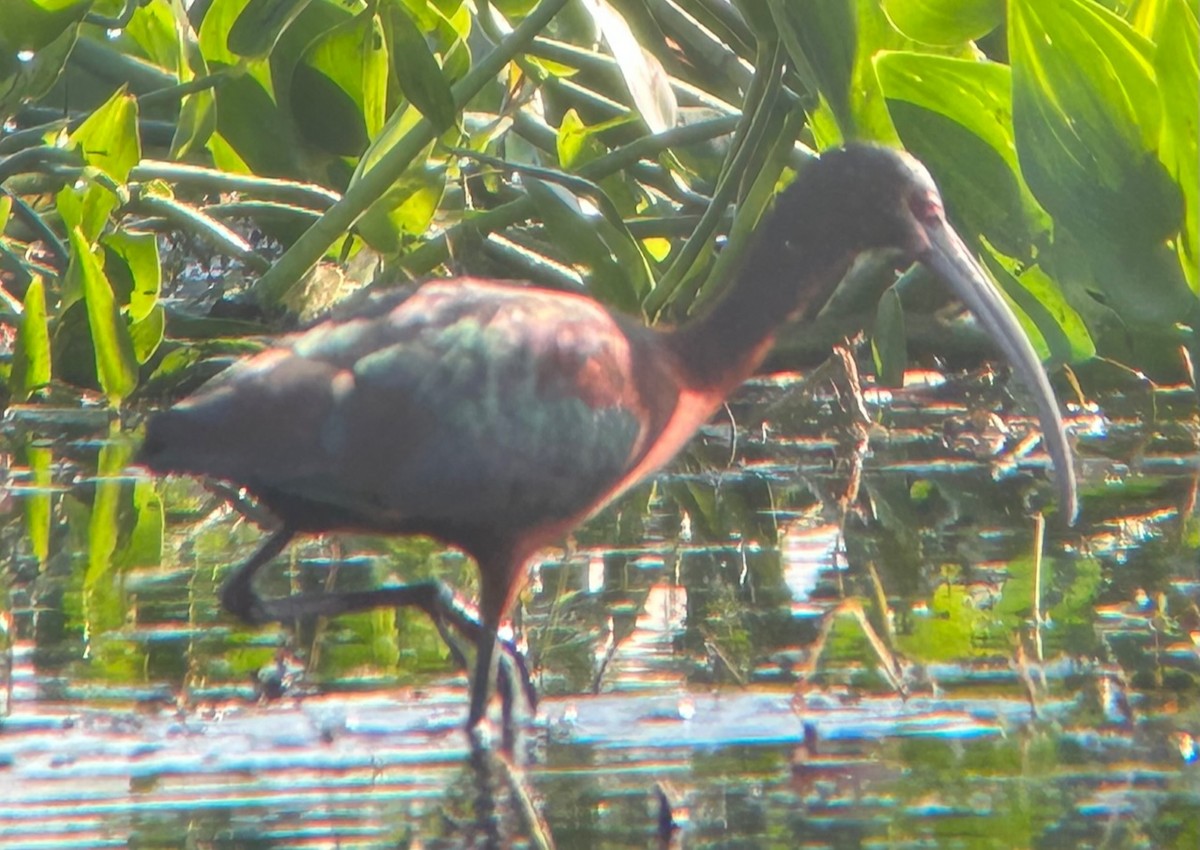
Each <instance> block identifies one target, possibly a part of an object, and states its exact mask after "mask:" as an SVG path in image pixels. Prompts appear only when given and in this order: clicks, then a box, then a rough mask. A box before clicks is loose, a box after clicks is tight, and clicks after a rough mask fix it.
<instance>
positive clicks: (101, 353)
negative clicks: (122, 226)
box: [71, 227, 137, 406]
mask: <svg viewBox="0 0 1200 850" xmlns="http://www.w3.org/2000/svg"><path fill="white" fill-rule="evenodd" d="M71 266H72V267H74V268H75V269H76V270H77V273H78V274H79V278H80V282H81V284H82V289H83V297H84V300H85V301H86V302H87V316H88V328H89V329H90V331H91V335H92V347H93V350H94V352H95V357H96V376H97V378H98V380H99V381H100V388H101V389H102V390H103V391H104V394H105V395H106V396H108V400H109V402H110V403H111V404H113V405H114V406H116V405H119V404H120V402H121V400H122V399H123V398H125V396H127V395H129V393H131V392H132V391H133V390H134V388H135V387H137V358H136V357H135V356H134V353H133V343H132V342H131V340H130V338H129V329H128V327H127V326H126V324H125V320H124V319H123V318H122V317H121V313H120V310H119V309H118V308H117V304H116V301H115V299H114V298H113V291H112V286H111V285H110V284H109V282H108V278H107V277H106V276H105V274H104V269H103V268H102V267H101V265H100V261H99V260H97V259H96V257H95V255H93V254H92V251H91V247H90V246H89V245H88V242H87V240H86V239H85V238H84V236H83V233H81V232H80V230H79V228H77V227H76V228H72V229H71Z"/></svg>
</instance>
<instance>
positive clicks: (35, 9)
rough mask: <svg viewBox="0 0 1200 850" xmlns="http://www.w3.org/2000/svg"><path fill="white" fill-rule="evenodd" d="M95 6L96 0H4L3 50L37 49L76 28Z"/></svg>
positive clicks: (0, 6) (0, 10)
mask: <svg viewBox="0 0 1200 850" xmlns="http://www.w3.org/2000/svg"><path fill="white" fill-rule="evenodd" d="M91 6H92V0H4V2H2V3H0V54H4V55H7V54H12V55H14V56H15V55H16V54H17V53H19V52H22V51H27V52H29V53H37V52H38V51H39V50H41V49H43V48H44V47H46V46H47V45H49V44H51V43H53V42H54V41H55V40H56V39H58V38H60V37H61V36H62V35H63V34H64V33H66V32H67V31H69V30H73V29H74V27H75V25H76V24H78V23H79V22H80V21H82V20H83V16H84V15H85V14H87V12H88V10H89V9H90V8H91ZM2 61H3V60H0V62H2Z"/></svg>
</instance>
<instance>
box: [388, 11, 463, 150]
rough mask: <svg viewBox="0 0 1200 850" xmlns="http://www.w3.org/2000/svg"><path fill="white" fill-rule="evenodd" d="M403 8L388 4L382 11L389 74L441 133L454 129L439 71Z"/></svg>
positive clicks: (454, 116)
mask: <svg viewBox="0 0 1200 850" xmlns="http://www.w3.org/2000/svg"><path fill="white" fill-rule="evenodd" d="M409 15H410V13H408V12H406V11H405V10H404V8H403V7H402V6H401V5H400V4H397V3H389V4H387V5H386V6H385V7H384V8H383V28H384V32H385V34H386V35H387V41H388V45H389V51H388V55H389V57H390V58H391V64H392V72H393V73H394V74H395V77H396V83H397V85H399V87H400V90H401V91H402V92H403V93H404V96H405V97H406V98H408V100H409V102H410V103H411V104H412V105H413V106H415V107H416V108H417V109H418V110H420V112H421V114H422V115H424V116H425V117H426V118H428V119H429V122H430V123H431V124H433V126H434V129H435V130H437V132H438V133H442V132H444V131H446V130H448V129H450V128H451V127H453V126H454V122H455V121H456V120H457V119H458V109H457V107H456V106H455V105H454V94H453V92H451V91H450V85H449V83H447V82H446V77H445V76H444V75H443V74H442V68H441V66H440V65H438V63H437V59H435V58H434V55H433V53H432V52H431V51H430V50H429V45H428V44H427V43H426V41H425V36H424V34H423V33H422V31H421V30H420V29H418V28H417V25H416V24H415V23H414V22H413V19H412V18H411V17H410V16H409Z"/></svg>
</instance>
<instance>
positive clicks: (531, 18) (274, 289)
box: [254, 0, 567, 305]
mask: <svg viewBox="0 0 1200 850" xmlns="http://www.w3.org/2000/svg"><path fill="white" fill-rule="evenodd" d="M566 4H567V0H542V2H541V3H539V4H538V5H537V7H536V8H534V10H533V11H532V12H530V13H529V15H528V16H527V17H526V18H525V20H523V21H521V23H520V24H519V25H518V26H517V27H516V29H514V30H513V31H512V33H511V34H510V35H509V36H508V38H506V39H505V40H504V41H502V42H501V43H500V44H499V45H497V46H496V48H495V49H493V50H492V51H491V52H490V53H488V54H487V55H486V56H484V57H483V58H482V59H481V60H480V61H479V63H478V64H477V65H475V66H474V67H472V68H471V70H470V71H469V72H468V73H467V75H466V76H465V77H463V78H462V79H461V80H459V82H458V83H457V84H455V86H454V88H453V92H454V104H455V107H456V108H457V109H458V110H459V111H461V110H462V109H463V108H464V107H465V106H466V105H467V104H468V103H469V102H470V101H471V99H472V98H474V97H475V95H477V94H478V93H479V92H480V91H481V90H482V89H483V87H484V86H486V85H487V84H488V82H490V81H491V80H492V79H493V78H494V77H495V76H496V75H497V74H499V73H500V71H501V70H503V68H504V66H505V65H507V64H508V63H509V62H511V61H512V60H513V58H514V57H516V56H517V55H518V54H519V53H520V52H521V51H523V50H524V49H525V48H526V46H527V45H528V44H529V43H530V42H532V41H533V39H534V37H535V36H536V35H537V34H538V33H539V32H541V31H542V30H543V29H545V28H546V26H547V25H548V24H549V23H550V21H551V20H552V19H553V18H554V16H555V15H557V14H558V13H559V11H560V10H561V9H562V8H563V6H565V5H566ZM436 138H437V130H436V129H435V128H434V126H433V124H432V123H430V121H429V120H428V119H427V118H421V120H420V121H419V122H417V124H415V125H414V126H413V128H412V129H411V130H409V131H408V133H406V134H405V135H404V136H403V137H402V138H401V139H400V140H399V141H397V143H396V144H395V145H394V146H393V147H392V148H391V149H390V150H387V151H385V152H384V153H383V154H382V155H381V156H380V157H379V161H378V162H376V163H375V165H374V166H373V167H372V168H371V169H370V170H369V171H367V172H366V173H365V174H363V176H362V179H361V180H359V181H358V182H356V183H354V184H352V185H351V186H350V188H349V189H347V190H346V194H345V195H344V196H343V197H342V199H341V200H340V201H338V202H337V203H336V204H334V205H333V206H332V207H330V208H329V210H328V211H327V212H326V213H325V215H323V216H321V218H320V219H319V220H318V221H317V222H316V223H315V224H314V225H313V226H312V227H310V228H309V229H308V230H306V231H305V232H304V233H303V234H301V236H300V238H299V239H297V240H296V242H295V244H294V245H292V247H291V248H289V249H288V250H287V251H286V252H284V255H283V256H282V257H280V258H279V262H277V263H276V264H275V265H274V266H273V267H272V268H271V269H269V270H268V271H267V273H266V274H264V275H263V276H262V277H261V278H259V280H258V283H257V284H256V285H255V287H254V294H255V297H256V298H258V299H259V301H260V302H261V303H264V304H267V305H273V304H278V303H279V302H280V300H281V299H282V298H283V297H284V296H285V295H287V293H288V291H289V290H290V289H291V288H292V287H293V286H295V285H296V283H297V282H298V281H299V280H300V279H301V278H302V277H303V276H304V275H305V274H307V273H308V271H309V269H311V268H312V267H313V266H315V265H316V264H317V263H318V262H319V261H320V259H321V257H323V256H324V255H325V252H326V251H328V250H329V247H330V246H331V245H333V244H334V243H335V242H336V241H337V240H338V239H340V238H341V237H342V235H343V234H345V233H346V231H348V230H349V229H350V228H351V227H353V226H354V223H355V222H356V221H358V219H359V218H360V217H361V216H362V215H363V214H364V213H365V212H366V211H367V209H368V208H369V207H370V206H371V204H373V203H375V201H377V200H378V199H379V198H381V197H383V194H384V193H385V192H386V191H387V190H388V188H389V187H390V186H391V185H392V184H393V183H394V182H395V181H396V180H397V179H398V178H399V177H400V175H402V174H403V173H404V171H405V169H407V168H408V166H409V165H410V164H411V163H412V161H413V159H414V158H415V157H417V156H418V155H419V154H420V152H421V151H422V150H424V148H425V147H426V146H427V145H428V144H429V143H430V142H432V141H433V140H434V139H436Z"/></svg>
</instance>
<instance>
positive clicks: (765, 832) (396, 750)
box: [0, 376, 1200, 850]
mask: <svg viewBox="0 0 1200 850" xmlns="http://www.w3.org/2000/svg"><path fill="white" fill-rule="evenodd" d="M794 383H795V382H794V380H792V379H790V378H788V377H787V376H777V377H775V378H772V379H770V380H763V381H760V382H758V383H757V384H754V385H752V386H750V387H748V388H747V389H746V390H745V391H744V392H743V393H742V394H741V396H740V398H739V399H738V400H737V402H735V403H734V404H733V405H732V414H733V420H735V421H737V422H739V423H742V425H743V426H744V427H741V428H739V429H738V430H737V431H736V432H735V431H733V430H732V429H731V428H730V427H729V425H728V423H727V422H726V423H725V424H723V425H722V424H716V425H714V426H712V427H711V428H709V429H706V430H705V432H704V433H703V434H702V435H701V437H700V438H698V439H697V441H696V442H695V443H694V444H693V446H692V447H691V449H690V450H689V451H688V452H687V453H686V454H685V455H684V456H683V457H681V458H680V459H679V460H677V461H676V463H675V464H674V465H673V466H672V468H671V469H670V470H668V471H667V472H666V473H664V474H663V475H660V476H659V477H657V478H656V479H655V480H654V481H653V482H651V483H649V484H646V485H644V486H642V487H640V488H639V489H637V490H636V491H634V492H632V493H630V494H629V495H628V496H626V497H625V498H623V499H622V500H621V501H620V502H619V503H617V504H615V505H613V506H610V507H609V508H608V509H606V510H605V511H604V512H603V513H602V514H601V515H600V516H599V517H597V518H596V519H595V520H594V521H593V522H591V523H590V524H589V525H588V526H587V527H585V528H583V529H581V530H580V531H579V532H578V533H577V534H576V535H575V537H574V539H572V540H571V541H569V542H568V544H567V545H564V547H563V548H562V549H561V550H558V551H549V552H546V553H544V554H543V556H542V558H541V559H540V562H539V564H538V565H537V566H536V568H535V570H534V571H533V575H532V577H531V582H530V585H529V589H528V591H527V592H526V594H525V596H524V597H523V600H522V604H521V605H520V606H519V611H518V615H517V620H516V623H515V624H514V626H515V632H516V635H517V637H518V639H519V640H521V641H522V642H523V643H524V645H525V646H526V648H527V652H528V655H529V658H530V661H531V663H532V664H533V666H534V668H535V675H536V677H537V681H538V686H539V688H540V691H541V693H542V694H543V695H544V699H543V702H542V705H541V709H540V712H539V716H538V719H537V722H536V724H535V725H534V726H533V727H532V728H531V729H530V731H529V734H528V735H527V737H526V740H525V742H524V746H523V750H522V756H523V758H522V760H521V761H522V767H521V768H520V769H517V768H512V767H510V766H508V765H506V764H504V763H503V762H500V761H497V760H495V759H493V758H491V757H489V756H486V755H485V754H480V753H475V754H472V753H471V752H470V750H469V748H468V744H467V740H466V738H465V736H464V735H463V734H462V733H461V731H460V729H459V725H460V723H461V722H462V719H463V717H464V715H465V710H466V700H465V678H464V676H463V675H462V674H460V673H459V672H457V671H456V670H455V669H454V667H453V664H452V661H451V658H450V656H449V653H448V651H447V649H446V647H445V646H444V644H443V643H442V641H441V639H440V638H439V636H438V634H437V631H436V629H435V628H433V626H431V624H430V623H429V622H428V621H427V620H425V619H424V618H423V617H422V616H421V615H419V614H414V613H412V612H408V611H400V612H396V611H390V610H389V611H378V612H371V613H368V614H361V615H354V616H347V617H344V618H339V619H337V620H333V621H320V622H303V623H298V624H296V626H295V628H292V629H284V628H264V629H260V630H245V629H242V628H240V627H239V626H237V625H236V624H235V623H233V622H232V621H231V620H229V619H228V618H227V617H225V616H224V615H222V614H221V613H220V612H219V611H218V610H217V607H216V588H217V587H218V586H219V584H220V581H221V579H222V577H223V575H224V574H225V570H226V569H227V567H228V566H229V565H230V564H231V563H233V562H235V561H237V560H238V559H240V558H242V557H244V556H245V555H247V554H248V553H249V552H250V551H251V550H252V549H253V548H254V546H255V544H256V542H257V541H258V540H259V539H260V537H261V534H262V531H261V530H260V529H259V528H258V526H256V525H255V524H254V523H253V522H248V521H247V520H246V519H245V518H244V517H243V515H242V513H240V512H239V510H245V509H248V507H249V506H238V508H239V509H236V510H235V508H234V507H232V506H231V505H230V504H229V502H228V501H227V500H226V499H224V498H220V497H218V496H216V495H214V494H213V493H211V492H209V491H207V490H205V489H204V488H203V487H201V486H200V485H199V484H198V483H197V482H195V481H191V480H187V479H172V480H168V481H154V480H151V479H149V478H146V477H145V476H143V475H139V474H136V473H134V472H131V471H129V470H128V469H127V463H128V459H129V457H130V456H131V452H132V448H133V446H134V445H135V444H136V437H135V436H132V435H131V434H130V433H129V432H128V430H123V428H122V426H121V424H120V423H118V422H110V421H109V419H108V418H107V416H106V415H105V414H103V413H101V412H97V411H88V410H84V411H78V410H75V411H63V412H50V411H44V410H26V411H21V410H18V411H13V412H10V414H9V417H8V419H7V420H6V423H5V427H4V428H3V430H2V431H0V456H3V458H4V460H5V463H4V464H3V467H4V468H5V469H7V472H5V473H3V474H4V475H6V476H7V477H6V480H5V482H4V488H3V489H2V490H0V552H2V553H5V554H3V555H0V558H3V561H2V562H0V581H2V582H3V588H4V593H3V594H0V684H2V685H3V687H2V688H0V701H3V708H4V709H5V716H4V718H3V720H2V721H0V847H3V848H6V850H7V849H8V848H25V847H39V848H43V847H46V848H57V847H105V846H121V847H127V846H136V847H159V846H162V847H180V846H195V847H249V846H254V847H270V848H282V847H333V846H337V847H427V848H428V847H459V846H487V845H489V844H490V845H494V846H502V845H507V844H512V843H516V844H518V845H520V846H548V844H549V843H550V842H551V841H553V842H554V843H555V844H556V845H557V846H559V847H606V848H607V847H612V848H618V847H619V848H624V847H648V846H656V845H657V844H658V843H659V842H665V843H673V844H674V845H675V846H686V847H730V846H739V847H743V846H744V847H794V846H799V845H801V844H802V845H803V846H806V847H838V848H841V847H860V846H888V847H918V846H920V847H927V846H931V845H932V846H962V847H1074V846H1085V845H1086V846H1103V847H1110V848H1117V847H1177V848H1187V850H1194V848H1196V847H1197V846H1200V764H1197V758H1196V743H1195V741H1196V737H1197V735H1200V710H1198V709H1197V707H1196V706H1197V697H1198V696H1200V687H1198V685H1200V607H1198V603H1200V560H1198V558H1197V549H1198V548H1200V536H1198V535H1197V522H1196V508H1195V493H1196V479H1197V463H1196V453H1197V445H1198V439H1197V433H1196V426H1195V421H1196V415H1197V410H1196V404H1195V397H1194V395H1193V394H1191V393H1190V392H1182V391H1180V392H1176V391H1171V390H1166V391H1161V392H1159V393H1158V394H1157V398H1156V401H1157V404H1156V409H1157V419H1156V420H1155V421H1154V423H1153V424H1152V425H1145V424H1144V423H1143V422H1142V421H1141V420H1140V419H1139V418H1138V417H1137V416H1135V415H1134V414H1133V413H1131V412H1129V410H1128V403H1127V402H1126V401H1125V400H1124V399H1123V398H1122V397H1121V396H1120V395H1119V394H1114V396H1113V397H1111V398H1106V399H1104V400H1103V403H1102V404H1101V406H1100V407H1101V409H1102V410H1104V411H1105V415H1104V416H1101V415H1100V414H1098V413H1096V412H1094V411H1089V412H1087V413H1086V415H1085V414H1081V415H1079V416H1078V417H1076V421H1075V423H1074V425H1075V431H1076V434H1077V435H1078V436H1079V438H1080V443H1081V454H1082V455H1083V456H1084V462H1083V472H1084V503H1083V505H1084V513H1083V517H1082V520H1081V522H1080V525H1079V526H1078V527H1077V528H1075V529H1066V528H1063V527H1062V525H1061V523H1058V522H1056V519H1055V517H1054V516H1053V515H1052V514H1051V515H1050V516H1049V517H1048V519H1047V522H1046V523H1045V526H1044V533H1045V538H1046V540H1045V545H1044V547H1043V551H1041V552H1039V551H1038V548H1037V546H1036V543H1035V540H1036V535H1037V524H1036V523H1035V522H1034V521H1033V520H1032V519H1030V518H1029V514H1030V512H1031V510H1032V509H1033V508H1034V506H1038V505H1043V504H1045V502H1044V498H1045V494H1047V493H1049V492H1050V488H1049V486H1048V484H1047V483H1046V482H1045V481H1044V480H1043V479H1044V475H1042V474H1041V473H1042V471H1043V469H1044V466H1045V459H1044V457H1043V456H1042V455H1041V453H1040V450H1039V447H1038V446H1037V445H1036V441H1035V440H1029V439H1027V435H1028V432H1029V428H1030V425H1029V422H1028V421H1027V420H1026V419H1023V418H1021V417H1017V416H1007V417H1004V418H999V417H996V416H994V415H991V410H992V407H993V406H994V404H995V400H996V399H995V397H993V393H994V392H995V390H994V389H993V388H991V387H989V386H986V385H984V384H985V382H977V383H968V384H965V385H964V384H961V383H960V384H959V385H954V384H953V382H951V383H950V384H944V383H943V382H942V381H940V380H930V379H928V376H926V379H925V380H922V381H918V382H915V384H914V385H913V386H910V387H909V388H908V389H905V390H903V391H889V392H887V393H882V392H875V391H870V392H868V395H867V397H868V401H869V406H870V409H871V416H872V423H871V425H870V427H869V429H868V430H869V437H870V439H869V442H868V443H866V444H864V443H863V442H862V441H861V439H859V436H858V435H859V434H860V430H856V427H860V426H856V425H855V423H854V422H853V421H852V420H851V419H850V418H849V417H842V416H841V415H840V414H839V411H838V405H837V402H836V397H835V396H833V395H822V394H820V393H818V394H817V395H816V396H815V397H814V396H811V395H808V394H803V393H797V392H794V391H793V390H794V386H793V385H794ZM963 398H966V399H968V400H969V401H970V405H971V407H972V410H976V411H978V410H982V411H984V413H982V414H981V413H978V412H975V413H971V412H968V410H967V405H966V403H964V402H963V401H962V399H963ZM1143 402H1144V398H1141V399H1139V403H1143ZM864 446H865V451H863V450H862V449H863V447H864ZM997 451H1000V452H1002V454H1000V455H997V454H996V452H997ZM858 462H861V464H862V468H863V479H862V486H861V489H860V490H859V493H858V495H857V497H855V495H854V492H853V487H851V486H850V484H849V482H850V481H851V480H852V479H853V476H854V473H855V469H856V468H857V467H856V464H857V463H858ZM1031 471H1033V472H1036V473H1038V474H1036V475H1032V474H1031ZM843 525H844V529H845V533H844V534H843V533H841V528H842V527H843ZM268 572H269V573H270V575H268V576H264V585H265V589H266V590H268V591H269V592H271V593H273V594H278V595H282V594H285V593H289V592H297V591H301V590H315V589H320V588H323V587H332V586H336V587H338V588H343V589H351V588H366V587H372V586H377V585H379V584H380V583H385V582H398V581H404V580H411V579H417V578H426V577H437V578H441V579H443V580H445V581H447V582H449V583H451V584H452V585H453V586H454V587H456V588H459V589H460V590H461V591H462V592H463V594H464V595H470V593H471V592H472V591H473V588H474V586H475V581H476V578H475V575H474V567H473V566H472V565H471V564H470V563H469V562H467V561H466V560H465V559H464V558H462V557H461V556H459V555H457V554H455V553H452V552H451V553H448V552H445V551H443V550H442V549H440V548H439V547H438V546H436V545H435V544H433V543H431V542H430V541H427V540H380V539H359V538H346V537H343V538H337V539H334V538H330V539H326V540H308V541H304V542H302V543H300V544H298V545H296V546H295V547H293V549H292V550H291V551H290V552H289V554H288V555H287V556H285V557H284V558H281V559H280V563H277V564H276V565H274V566H273V567H272V568H271V569H270V570H269V571H268ZM662 789H669V793H668V791H663V790H662ZM660 791H661V793H660ZM664 801H669V802H664ZM664 806H665V808H664ZM673 825H674V826H673ZM674 827H678V829H675V828H674Z"/></svg>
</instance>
